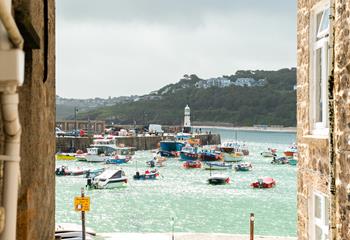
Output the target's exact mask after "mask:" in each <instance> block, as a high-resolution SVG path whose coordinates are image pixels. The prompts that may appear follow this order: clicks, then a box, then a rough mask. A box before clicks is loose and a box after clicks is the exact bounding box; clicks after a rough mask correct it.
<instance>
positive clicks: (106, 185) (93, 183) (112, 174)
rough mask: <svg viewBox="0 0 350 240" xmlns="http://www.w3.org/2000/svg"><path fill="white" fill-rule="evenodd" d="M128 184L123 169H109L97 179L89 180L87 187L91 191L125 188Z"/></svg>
mask: <svg viewBox="0 0 350 240" xmlns="http://www.w3.org/2000/svg"><path fill="white" fill-rule="evenodd" d="M127 183H128V178H127V177H126V175H125V172H124V171H123V170H121V169H118V170H112V169H107V170H105V171H104V172H103V173H101V174H100V175H98V176H96V177H95V178H88V180H87V186H88V187H89V188H91V189H112V188H117V187H124V186H126V184H127Z"/></svg>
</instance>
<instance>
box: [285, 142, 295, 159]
mask: <svg viewBox="0 0 350 240" xmlns="http://www.w3.org/2000/svg"><path fill="white" fill-rule="evenodd" d="M295 153H298V148H297V146H296V145H292V146H289V147H288V148H287V149H286V150H284V152H283V154H284V155H285V156H286V157H293V155H294V154H295Z"/></svg>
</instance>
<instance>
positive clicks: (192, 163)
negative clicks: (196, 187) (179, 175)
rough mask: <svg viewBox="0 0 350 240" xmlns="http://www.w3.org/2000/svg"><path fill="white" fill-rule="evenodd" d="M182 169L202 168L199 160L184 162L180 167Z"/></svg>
mask: <svg viewBox="0 0 350 240" xmlns="http://www.w3.org/2000/svg"><path fill="white" fill-rule="evenodd" d="M182 166H183V167H184V168H201V167H202V163H201V162H200V161H199V160H196V161H192V160H190V161H186V162H184V164H183V165H182Z"/></svg>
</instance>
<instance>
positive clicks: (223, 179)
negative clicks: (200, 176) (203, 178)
mask: <svg viewBox="0 0 350 240" xmlns="http://www.w3.org/2000/svg"><path fill="white" fill-rule="evenodd" d="M208 183H209V184H212V185H224V184H228V183H230V178H229V177H227V176H224V175H221V174H215V175H212V176H210V177H209V178H208Z"/></svg>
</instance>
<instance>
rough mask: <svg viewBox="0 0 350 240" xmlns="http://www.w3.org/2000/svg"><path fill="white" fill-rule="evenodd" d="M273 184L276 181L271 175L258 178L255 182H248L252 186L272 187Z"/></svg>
mask: <svg viewBox="0 0 350 240" xmlns="http://www.w3.org/2000/svg"><path fill="white" fill-rule="evenodd" d="M275 185H276V181H275V179H273V178H271V177H265V178H259V179H258V180H257V181H256V182H253V183H251V184H250V186H252V187H253V188H272V187H274V186H275Z"/></svg>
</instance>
